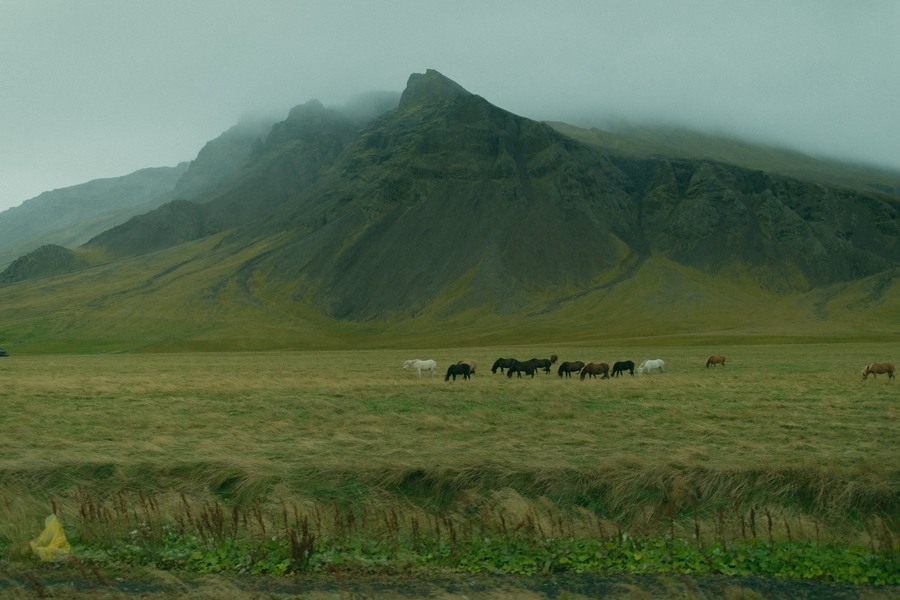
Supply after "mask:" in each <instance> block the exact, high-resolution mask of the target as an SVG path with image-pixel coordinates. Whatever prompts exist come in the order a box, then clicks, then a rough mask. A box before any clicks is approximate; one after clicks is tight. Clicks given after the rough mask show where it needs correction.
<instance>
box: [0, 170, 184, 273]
mask: <svg viewBox="0 0 900 600" xmlns="http://www.w3.org/2000/svg"><path fill="white" fill-rule="evenodd" d="M187 168H188V165H187V164H186V163H183V164H180V165H178V166H177V167H160V168H150V169H142V170H140V171H136V172H135V173H131V174H130V175H125V176H123V177H113V178H108V179H96V180H94V181H89V182H87V183H82V184H80V185H75V186H71V187H67V188H62V189H58V190H53V191H50V192H44V193H43V194H40V195H39V196H36V197H34V198H32V199H30V200H26V201H25V202H23V203H22V204H21V205H19V206H17V207H14V208H10V209H8V210H5V211H3V212H2V213H0V265H7V264H8V263H10V262H11V261H12V260H13V259H15V258H16V257H18V256H21V255H22V254H25V253H26V252H30V251H31V250H34V249H35V248H37V247H38V246H41V245H43V244H57V245H60V246H67V247H75V246H78V245H80V244H83V243H84V242H86V241H87V240H89V239H90V238H91V237H93V236H94V235H97V234H98V233H100V232H102V231H105V230H106V229H109V228H110V227H112V226H113V225H117V224H118V223H120V222H122V221H123V220H125V219H127V218H128V217H131V216H134V215H136V214H141V213H144V212H146V211H148V210H150V209H153V208H156V207H157V206H159V205H161V204H163V203H165V202H166V201H168V200H170V198H167V197H166V196H165V194H166V193H167V192H169V191H171V190H172V188H173V187H174V186H175V184H176V183H177V181H178V179H179V178H180V177H181V176H182V175H184V173H185V172H186V171H187Z"/></svg>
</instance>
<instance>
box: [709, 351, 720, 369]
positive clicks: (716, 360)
mask: <svg viewBox="0 0 900 600" xmlns="http://www.w3.org/2000/svg"><path fill="white" fill-rule="evenodd" d="M713 365H722V366H723V367H724V366H725V357H724V356H721V355H718V354H713V355H712V356H710V357H709V358H707V359H706V368H707V369H708V368H709V367H710V366H713Z"/></svg>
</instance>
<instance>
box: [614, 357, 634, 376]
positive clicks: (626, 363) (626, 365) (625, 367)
mask: <svg viewBox="0 0 900 600" xmlns="http://www.w3.org/2000/svg"><path fill="white" fill-rule="evenodd" d="M625 371H628V372H630V373H631V376H632V377H634V361H633V360H621V361H619V362H617V363H615V364H614V365H613V368H612V376H613V377H618V376H619V375H624V374H625Z"/></svg>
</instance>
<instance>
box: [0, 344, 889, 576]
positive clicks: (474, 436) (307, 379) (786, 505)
mask: <svg viewBox="0 0 900 600" xmlns="http://www.w3.org/2000/svg"><path fill="white" fill-rule="evenodd" d="M895 351H896V348H895V347H894V346H893V345H891V344H883V343H840V344H837V343H835V344H814V343H806V344H743V345H724V346H721V345H720V346H716V347H713V346H711V345H690V346H688V345H676V344H672V345H659V346H653V345H634V346H624V345H620V346H609V347H599V346H596V345H588V344H585V345H582V346H578V345H570V346H563V347H549V346H548V347H542V346H518V347H515V346H509V347H480V348H456V349H435V350H428V349H418V350H415V351H412V350H410V351H399V350H365V351H320V352H246V353H178V354H152V353H148V354H129V353H120V354H116V353H101V354H90V355H74V354H65V355H32V356H29V355H24V356H21V355H18V356H17V355H15V354H14V355H13V356H11V357H9V358H4V359H0V374H2V377H3V381H4V385H3V389H2V391H0V396H2V401H0V551H2V552H3V555H4V556H5V557H6V559H7V560H11V561H31V560H34V559H33V558H31V557H30V556H29V553H28V552H27V551H26V550H25V548H26V547H27V542H28V541H29V540H31V539H33V538H34V537H36V535H37V533H39V530H40V524H41V523H42V522H43V519H44V517H46V516H47V515H48V514H50V513H51V512H55V513H56V514H57V515H58V516H59V517H60V519H61V521H62V522H63V525H64V527H65V529H66V532H67V535H68V536H69V537H70V540H71V542H72V544H73V546H74V549H75V550H74V552H75V554H76V556H80V557H81V560H86V561H96V562H97V563H98V564H109V563H110V561H113V562H115V561H120V562H122V561H124V563H135V564H144V563H146V562H147V561H150V562H153V563H154V564H157V565H162V566H165V568H173V569H192V570H195V571H201V572H207V571H209V572H212V571H216V572H220V571H229V570H230V571H235V572H244V571H252V570H253V569H254V568H255V569H256V570H257V571H258V572H261V573H262V572H265V573H278V572H292V571H296V570H303V569H313V570H317V569H318V570H320V569H354V568H359V567H360V565H363V564H366V565H370V564H371V561H372V560H375V558H374V557H375V556H380V557H381V558H380V559H378V560H380V561H381V562H379V563H378V564H380V565H382V566H381V567H379V568H385V569H407V568H413V566H415V568H422V569H425V568H428V567H429V566H440V567H441V568H448V567H449V568H453V569H475V570H485V569H486V570H487V571H497V572H534V573H537V572H546V571H547V570H548V569H549V570H566V569H567V568H570V569H581V570H598V571H602V572H615V571H620V570H625V571H628V572H636V571H635V570H638V571H641V572H644V571H646V572H656V571H660V570H662V571H667V572H672V571H679V572H732V573H735V574H739V573H740V574H747V573H763V574H775V575H780V576H787V577H801V578H802V577H818V578H824V579H826V580H836V581H837V580H839V581H850V582H854V581H868V582H876V583H890V582H894V583H900V579H898V574H897V571H896V564H897V563H895V562H894V561H895V560H896V558H897V556H898V551H900V548H898V540H900V459H898V453H897V441H898V439H900V420H898V419H900V403H898V398H900V382H898V381H896V380H893V381H891V380H888V379H887V378H886V376H883V375H882V376H878V377H877V378H872V377H870V378H869V379H868V380H867V381H863V379H862V375H861V374H862V369H863V367H864V366H865V365H866V364H868V363H870V362H873V361H876V360H878V361H883V360H893V361H895V362H898V361H897V357H896V355H894V354H892V352H895ZM551 354H556V355H558V356H559V360H560V361H567V360H581V361H583V362H585V363H588V362H606V363H608V364H610V365H612V364H613V363H614V362H615V361H618V360H633V361H634V362H635V364H636V365H638V364H640V362H641V361H643V360H645V359H650V358H661V359H663V360H665V361H666V373H665V374H656V373H654V374H652V375H638V374H637V373H636V374H635V376H630V375H627V374H626V375H625V376H624V377H619V378H613V379H596V380H595V379H585V380H583V381H582V380H580V379H579V378H578V376H577V374H575V375H574V376H573V377H572V378H561V377H559V376H558V375H557V373H556V368H557V367H558V364H557V365H554V366H553V369H552V371H551V373H549V374H545V373H543V372H539V373H537V374H535V376H534V377H533V378H532V377H528V376H525V377H522V378H519V377H515V376H514V377H512V378H509V377H507V376H506V375H505V374H501V373H499V372H497V373H496V374H492V373H491V365H492V363H493V362H494V360H495V359H497V358H499V357H515V358H518V359H520V360H526V359H529V358H533V357H537V358H545V357H549V356H550V355H551ZM710 354H722V355H725V356H726V357H727V361H726V365H725V366H724V367H723V366H714V367H709V368H707V367H706V366H705V364H706V359H707V357H708V356H709V355H710ZM411 358H421V359H429V358H431V359H435V360H436V361H437V363H438V369H437V372H436V373H435V374H434V375H433V376H432V375H431V374H428V373H425V374H423V375H422V377H417V376H416V374H415V373H414V372H410V371H404V370H403V369H401V365H402V364H403V362H404V360H406V359H411ZM464 359H471V360H475V361H477V363H478V368H477V371H476V375H475V376H474V377H473V378H472V379H471V380H463V379H461V378H458V379H457V380H456V381H452V380H451V381H449V382H447V381H444V373H445V372H446V369H447V367H448V366H449V365H450V364H451V363H454V362H456V361H459V360H464ZM261 536H262V537H261ZM272 536H274V537H272ZM269 537H271V539H269ZM264 539H269V542H265V543H266V544H269V543H272V544H274V543H275V541H273V540H280V541H279V542H278V544H281V545H279V546H278V548H280V549H278V550H277V551H276V550H275V549H270V550H271V552H270V554H269V555H271V556H272V557H280V558H279V560H277V561H274V559H271V560H270V559H266V558H264V557H265V556H269V555H267V554H266V552H268V551H264V549H263V548H262V546H260V544H262V543H263V540H264ZM491 540H493V541H491ZM565 540H568V541H565ZM629 540H631V541H629ZM278 544H276V545H278ZM496 544H500V546H496ZM678 548H683V549H684V550H678ZM241 549H243V550H241ZM562 549H565V551H566V552H571V554H572V555H571V556H570V557H569V558H566V559H565V560H562V559H561V558H560V557H561V554H560V552H562V551H563V550H562ZM826 549H827V552H826ZM626 551H627V552H626ZM801 551H802V552H806V553H807V554H811V555H813V558H812V559H810V560H811V563H810V564H811V565H812V566H811V567H810V568H809V570H807V571H803V572H800V571H798V572H796V573H794V574H791V573H789V572H788V570H786V569H787V567H785V566H784V563H785V560H786V559H784V560H781V559H778V558H777V556H779V555H785V556H787V555H788V554H790V553H791V552H801ZM232 552H233V553H234V555H232V554H230V553H232ZM529 553H530V554H529ZM715 553H718V555H716V554H715ZM825 554H827V558H826V557H825ZM213 555H215V556H219V555H221V557H220V558H221V560H220V561H219V562H217V563H215V564H211V563H210V560H211V559H210V557H211V556H213ZM251 555H252V556H255V557H256V559H255V561H256V562H255V563H254V564H256V565H257V566H256V567H253V566H252V565H251V566H248V564H249V563H247V561H248V560H250V559H248V558H247V556H251ZM501 555H503V556H506V559H501ZM529 555H530V556H538V557H542V558H541V560H538V561H537V562H534V563H533V564H532V562H529V560H531V559H526V557H527V556H529ZM638 555H640V556H653V557H654V558H652V560H650V562H647V561H643V560H642V559H641V558H640V557H639V556H638ZM167 556H168V557H169V558H166V557H167ZM567 556H568V555H567ZM714 556H718V558H715V560H719V558H722V557H724V558H722V561H721V564H719V563H715V561H714V559H713V557H714ZM172 557H175V558H172ZM179 557H180V558H179ZM192 557H193V558H192ZM241 557H243V558H241ZM577 557H581V558H577ZM504 560H506V563H505V564H507V568H505V570H504V567H503V566H502V565H503V564H504V562H503V561H504ZM648 560H649V559H648ZM204 561H205V562H204ZM242 561H243V562H242ZM560 561H562V562H560ZM635 561H637V562H635ZM679 561H681V562H679ZM685 561H686V562H685ZM767 561H768V562H767ZM829 561H830V562H829ZM842 561H843V562H842ZM848 561H849V562H848ZM732 562H733V563H734V564H732ZM567 564H568V565H570V567H566V565H567ZM715 564H718V566H715V567H711V565H715ZM829 564H830V565H832V566H831V567H828V566H827V565H829ZM204 565H205V566H204ZM242 565H243V566H242ZM401 565H402V566H401ZM411 565H412V566H411ZM679 565H680V566H679ZM729 565H730V566H729ZM823 565H825V566H823ZM853 565H856V566H853ZM859 565H863V566H859ZM890 565H894V569H895V570H894V571H893V572H891V569H890ZM711 569H712V570H711ZM829 569H830V570H831V571H833V572H832V573H829ZM859 569H862V571H859ZM863 571H864V572H865V573H867V575H865V576H863V575H860V573H861V572H863Z"/></svg>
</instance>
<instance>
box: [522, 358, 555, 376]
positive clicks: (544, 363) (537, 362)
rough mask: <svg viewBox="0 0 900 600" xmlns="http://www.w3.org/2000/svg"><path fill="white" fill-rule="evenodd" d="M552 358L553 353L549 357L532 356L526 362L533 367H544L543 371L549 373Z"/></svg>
mask: <svg viewBox="0 0 900 600" xmlns="http://www.w3.org/2000/svg"><path fill="white" fill-rule="evenodd" d="M554 358H556V355H555V354H554V355H553V356H551V357H550V358H532V359H531V360H529V361H528V362H529V363H530V364H531V365H533V366H534V368H535V369H544V373H549V372H550V365H552V364H553V359H554Z"/></svg>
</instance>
